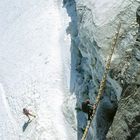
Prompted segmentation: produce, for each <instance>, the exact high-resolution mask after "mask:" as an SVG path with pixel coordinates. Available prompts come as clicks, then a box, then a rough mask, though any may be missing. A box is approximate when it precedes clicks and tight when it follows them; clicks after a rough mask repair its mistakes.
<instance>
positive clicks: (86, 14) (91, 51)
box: [64, 0, 139, 140]
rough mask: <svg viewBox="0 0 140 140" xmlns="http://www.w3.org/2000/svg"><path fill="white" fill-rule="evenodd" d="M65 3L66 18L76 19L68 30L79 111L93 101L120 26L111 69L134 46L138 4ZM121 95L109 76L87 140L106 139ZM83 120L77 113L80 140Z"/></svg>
mask: <svg viewBox="0 0 140 140" xmlns="http://www.w3.org/2000/svg"><path fill="white" fill-rule="evenodd" d="M64 3H65V6H66V8H67V11H68V12H69V13H70V14H69V16H70V17H71V18H72V19H75V18H76V19H75V20H72V22H71V23H70V26H69V28H70V29H71V32H70V34H71V38H72V54H73V53H75V52H76V57H75V59H76V63H75V66H76V68H75V69H76V71H77V78H76V80H75V88H74V90H73V92H74V93H75V94H76V96H77V106H78V107H80V105H81V102H82V101H83V100H85V99H87V98H90V100H91V101H92V103H94V101H95V98H96V95H97V93H98V89H99V84H100V81H101V78H102V75H103V72H104V66H105V60H106V58H107V56H108V54H109V52H110V48H111V41H112V38H113V36H114V34H115V32H116V30H117V26H118V24H119V23H120V22H121V25H122V27H121V35H120V38H119V40H118V48H117V51H115V55H114V56H113V63H112V67H113V66H114V65H116V64H118V63H119V62H120V60H121V58H122V56H123V55H124V54H125V51H127V50H128V51H129V48H130V47H129V46H128V44H133V43H134V38H135V36H136V30H137V26H136V25H137V24H136V22H135V11H136V8H137V6H138V3H139V1H134V0H132V1H129V0H125V1H124V0H113V1H110V0H104V1H99V0H87V1H84V0H75V1H73V0H71V1H70V0H65V1H64ZM71 9H73V12H72V10H71ZM73 28H74V29H75V30H74V29H73ZM73 30H74V31H75V32H73ZM73 50H74V51H73ZM75 50H76V51H75ZM120 95H121V86H120V85H118V84H117V82H116V81H114V80H112V79H111V78H110V76H108V79H107V85H106V89H105V92H104V96H103V97H102V99H101V102H100V105H99V107H98V110H97V113H96V117H95V120H94V123H93V125H92V127H91V128H90V133H89V135H88V139H89V140H91V139H96V140H104V139H105V135H106V133H107V131H108V129H109V127H110V125H111V123H112V119H113V117H114V115H115V112H116V109H117V102H118V100H119V99H120ZM86 117H87V116H86V115H85V114H84V113H83V112H81V111H77V121H78V139H80V138H81V136H82V133H83V130H84V128H85V126H86ZM92 128H94V129H92ZM93 130H94V133H93Z"/></svg>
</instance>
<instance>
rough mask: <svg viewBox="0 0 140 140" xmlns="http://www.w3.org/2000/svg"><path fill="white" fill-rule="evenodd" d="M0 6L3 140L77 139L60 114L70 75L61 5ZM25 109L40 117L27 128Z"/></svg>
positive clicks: (46, 1)
mask: <svg viewBox="0 0 140 140" xmlns="http://www.w3.org/2000/svg"><path fill="white" fill-rule="evenodd" d="M0 6H1V8H0V19H1V21H0V25H1V26H0V38H1V41H0V111H1V115H0V140H7V139H9V140H71V139H73V140H74V139H76V132H75V131H74V130H73V129H72V128H71V125H70V124H68V123H67V122H66V119H65V116H64V115H63V113H62V104H63V101H64V98H65V97H66V96H67V95H66V93H65V89H67V83H68V81H69V78H68V79H66V76H65V75H67V77H69V71H70V70H69V69H70V39H69V37H68V35H67V34H66V32H65V30H66V27H67V26H68V23H69V18H68V16H67V13H66V11H65V9H63V8H61V7H62V3H61V2H60V1H59V0H58V1H57V0H42V1H38V0H30V1H27V0H24V1H22V0H14V1H13V2H10V1H9V0H2V1H0ZM63 33H64V34H63ZM66 44H67V45H66ZM64 52H65V55H63V54H62V53H64ZM64 64H65V65H64ZM64 67H65V68H64ZM66 80H67V82H66ZM23 107H27V108H29V109H30V110H31V111H32V112H33V113H35V114H36V115H37V118H36V119H34V120H33V121H32V122H31V123H29V124H27V123H26V121H27V118H26V117H25V116H24V115H23V114H22V108H23Z"/></svg>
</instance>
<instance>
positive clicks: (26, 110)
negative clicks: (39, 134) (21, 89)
mask: <svg viewBox="0 0 140 140" xmlns="http://www.w3.org/2000/svg"><path fill="white" fill-rule="evenodd" d="M23 114H24V115H26V116H27V117H28V119H29V120H30V116H32V117H34V118H35V117H36V116H35V115H33V114H31V113H30V112H29V110H28V109H26V108H23Z"/></svg>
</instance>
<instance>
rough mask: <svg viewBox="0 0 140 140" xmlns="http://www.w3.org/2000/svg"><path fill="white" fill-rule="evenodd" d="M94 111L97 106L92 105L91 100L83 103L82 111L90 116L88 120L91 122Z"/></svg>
mask: <svg viewBox="0 0 140 140" xmlns="http://www.w3.org/2000/svg"><path fill="white" fill-rule="evenodd" d="M93 109H95V105H93V104H91V103H90V100H89V99H87V100H85V101H84V102H82V111H83V112H85V113H87V114H88V120H90V117H91V115H92V112H93Z"/></svg>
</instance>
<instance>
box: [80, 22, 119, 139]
mask: <svg viewBox="0 0 140 140" xmlns="http://www.w3.org/2000/svg"><path fill="white" fill-rule="evenodd" d="M120 28H121V23H119V25H118V29H117V32H116V34H115V37H114V39H113V41H112V49H111V53H110V55H109V58H108V60H107V64H106V67H105V72H104V75H103V78H102V81H101V84H100V88H99V92H98V95H97V98H96V101H95V104H94V108H93V112H92V115H91V117H90V121H88V122H87V126H86V128H85V131H84V134H83V136H82V139H81V140H86V137H87V134H88V131H89V128H90V126H91V123H92V120H93V118H94V115H95V113H96V110H97V107H98V104H99V102H100V98H101V96H102V95H103V90H104V88H105V85H106V79H107V74H108V72H109V70H110V64H111V58H112V55H113V53H114V50H115V47H116V45H117V40H118V38H119V34H120Z"/></svg>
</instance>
